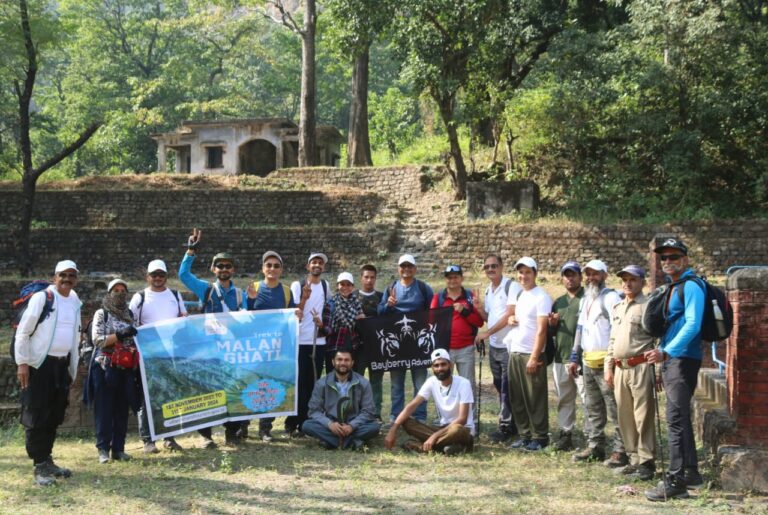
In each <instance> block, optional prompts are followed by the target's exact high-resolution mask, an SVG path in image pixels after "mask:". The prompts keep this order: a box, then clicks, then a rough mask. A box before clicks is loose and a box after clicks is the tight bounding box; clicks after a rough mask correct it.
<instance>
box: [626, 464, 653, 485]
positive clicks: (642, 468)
mask: <svg viewBox="0 0 768 515" xmlns="http://www.w3.org/2000/svg"><path fill="white" fill-rule="evenodd" d="M636 469H637V470H636V471H635V473H634V474H632V479H637V480H639V481H650V480H651V479H653V476H655V475H656V464H654V463H653V461H646V462H645V463H641V464H640V465H638V466H637V467H636Z"/></svg>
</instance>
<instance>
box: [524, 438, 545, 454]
mask: <svg viewBox="0 0 768 515" xmlns="http://www.w3.org/2000/svg"><path fill="white" fill-rule="evenodd" d="M548 444H549V442H547V441H546V440H531V442H530V443H529V444H528V445H526V446H525V447H523V449H525V450H526V451H529V452H536V451H541V450H543V449H544V447H546V446H547V445H548Z"/></svg>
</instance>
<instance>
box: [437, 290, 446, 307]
mask: <svg viewBox="0 0 768 515" xmlns="http://www.w3.org/2000/svg"><path fill="white" fill-rule="evenodd" d="M445 296H446V290H440V293H438V294H437V307H438V308H442V307H443V303H444V302H445Z"/></svg>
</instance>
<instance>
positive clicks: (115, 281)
mask: <svg viewBox="0 0 768 515" xmlns="http://www.w3.org/2000/svg"><path fill="white" fill-rule="evenodd" d="M118 284H122V285H123V286H125V289H126V290H127V289H128V283H127V282H125V281H123V280H122V279H119V278H118V279H112V280H111V281H110V282H109V286H107V291H108V292H110V291H112V288H114V287H115V286H117V285H118Z"/></svg>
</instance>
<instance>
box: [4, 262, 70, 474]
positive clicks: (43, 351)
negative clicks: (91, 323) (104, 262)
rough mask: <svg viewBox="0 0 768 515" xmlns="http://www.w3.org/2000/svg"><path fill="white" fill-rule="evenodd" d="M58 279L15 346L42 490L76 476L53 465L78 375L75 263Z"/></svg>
mask: <svg viewBox="0 0 768 515" xmlns="http://www.w3.org/2000/svg"><path fill="white" fill-rule="evenodd" d="M54 274H55V275H54V276H53V284H52V285H51V286H49V287H48V288H47V289H46V290H44V291H40V292H37V293H35V294H34V295H33V296H32V298H31V299H30V300H29V304H27V309H26V310H25V311H24V314H23V315H22V316H21V320H20V321H19V326H18V328H17V330H16V340H15V342H14V350H15V360H16V363H17V372H16V373H17V377H18V380H19V386H20V387H21V424H22V425H23V426H24V432H25V437H26V447H27V455H28V456H29V457H30V459H32V462H33V464H34V480H35V483H36V484H38V485H40V486H50V485H52V484H54V483H55V482H56V478H58V477H70V476H71V475H72V472H71V471H70V470H69V469H66V468H62V467H59V466H57V465H56V464H55V463H54V462H53V457H52V456H51V452H52V451H53V443H54V441H55V440H56V429H57V428H58V427H59V425H60V424H61V423H62V422H63V421H64V412H65V411H66V408H67V404H68V399H69V385H70V384H71V383H72V382H73V381H74V378H75V375H76V372H77V362H78V353H77V346H78V343H79V341H80V338H79V335H80V306H81V305H82V303H81V302H80V299H79V298H78V297H77V293H75V291H74V288H75V286H77V279H78V270H77V265H76V264H75V263H74V261H69V260H66V261H60V262H59V263H58V264H57V265H56V269H55V272H54ZM51 296H52V298H53V304H52V305H50V304H49V305H50V306H51V308H50V310H49V311H48V312H47V315H45V314H44V313H43V310H44V308H45V305H46V302H48V300H47V299H48V298H49V297H51ZM41 317H42V320H41Z"/></svg>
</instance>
